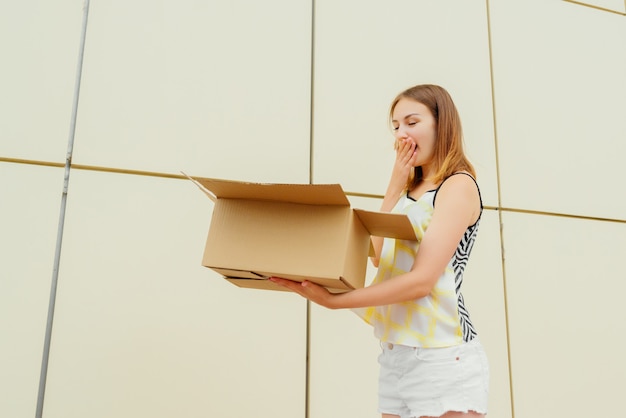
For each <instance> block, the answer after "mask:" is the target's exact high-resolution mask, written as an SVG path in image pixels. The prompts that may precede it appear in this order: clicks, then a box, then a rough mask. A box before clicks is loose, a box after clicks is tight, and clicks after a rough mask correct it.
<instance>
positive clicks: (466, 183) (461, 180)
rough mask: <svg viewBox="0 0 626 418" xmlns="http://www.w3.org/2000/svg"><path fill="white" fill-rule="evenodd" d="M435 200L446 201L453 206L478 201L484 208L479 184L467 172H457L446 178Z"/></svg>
mask: <svg viewBox="0 0 626 418" xmlns="http://www.w3.org/2000/svg"><path fill="white" fill-rule="evenodd" d="M434 199H435V200H437V199H439V200H440V201H441V200H445V201H446V202H449V203H451V204H461V203H463V202H467V203H469V202H472V201H474V200H475V199H478V201H479V202H480V206H481V207H482V198H481V196H480V189H479V188H478V183H477V181H476V179H475V178H474V176H473V175H472V174H471V173H469V172H467V171H456V172H454V173H452V174H451V175H449V176H448V177H446V178H445V179H444V180H443V181H442V182H441V183H440V184H439V186H438V187H437V191H436V194H435V197H434ZM433 203H434V202H433ZM472 206H473V205H472Z"/></svg>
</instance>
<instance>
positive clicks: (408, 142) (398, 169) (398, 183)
mask: <svg viewBox="0 0 626 418" xmlns="http://www.w3.org/2000/svg"><path fill="white" fill-rule="evenodd" d="M415 148H416V145H415V142H413V140H412V139H411V138H399V139H398V140H397V142H396V161H395V163H394V165H393V170H392V172H391V179H390V180H389V187H388V188H387V193H386V195H390V197H391V196H395V197H397V196H399V195H400V193H402V192H403V191H404V189H405V187H406V184H407V180H408V179H409V176H410V175H411V171H412V170H413V168H414V164H415V160H416V157H417V154H416V151H415ZM394 204H395V203H394Z"/></svg>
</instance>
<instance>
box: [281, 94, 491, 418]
mask: <svg viewBox="0 0 626 418" xmlns="http://www.w3.org/2000/svg"><path fill="white" fill-rule="evenodd" d="M390 118H391V124H392V125H393V129H394V132H395V139H396V146H395V148H396V160H395V163H394V166H393V170H392V173H391V179H390V181H389V186H388V188H387V191H386V193H385V197H384V199H383V202H382V206H381V211H387V212H389V211H394V212H399V213H405V214H407V215H408V217H409V219H410V220H411V223H412V225H413V228H414V230H415V232H416V235H417V238H418V240H417V241H404V240H394V239H382V238H379V237H373V238H372V239H373V242H374V248H375V251H376V257H375V258H373V259H372V261H373V263H374V265H375V266H377V267H378V273H377V275H376V277H375V278H374V280H373V282H372V284H371V285H370V286H368V287H365V288H362V289H357V290H353V291H350V292H346V293H339V294H331V293H329V292H328V291H327V290H326V289H325V288H323V287H321V286H318V285H316V284H314V283H311V282H308V281H304V282H302V283H298V282H293V281H289V280H284V279H281V278H277V277H273V278H271V279H270V280H272V281H273V282H275V283H278V284H280V285H282V286H285V287H287V288H288V289H290V290H292V291H294V292H297V293H299V294H300V295H302V296H304V297H305V298H308V299H310V300H311V301H313V302H315V303H318V304H320V305H322V306H325V307H327V308H330V309H338V308H353V309H354V310H355V311H356V312H357V313H359V314H360V315H361V316H362V317H363V318H364V319H365V320H366V321H367V322H368V323H370V324H372V326H373V327H374V333H375V335H376V337H377V338H379V339H380V341H381V347H382V353H381V355H380V356H379V363H380V377H379V412H381V413H382V416H383V418H391V417H444V418H457V417H458V418H460V417H463V418H466V417H472V418H475V417H483V416H484V415H485V414H486V413H487V396H488V391H489V366H488V363H487V358H486V355H485V352H484V349H483V347H482V346H481V344H480V342H479V341H478V338H477V336H476V331H475V329H474V327H473V325H472V323H471V321H470V318H469V314H468V312H467V310H466V309H465V304H464V300H463V296H462V294H461V284H462V282H463V271H464V269H465V265H466V263H467V260H468V257H469V255H470V252H471V249H472V246H473V243H474V239H475V238H476V233H477V230H478V224H479V221H480V217H481V214H482V200H481V197H480V191H479V189H478V185H477V183H476V180H475V172H474V168H473V166H472V164H471V163H470V162H469V161H468V159H467V158H466V156H465V154H464V152H463V143H462V130H461V122H460V118H459V115H458V112H457V110H456V106H455V105H454V103H453V101H452V99H451V98H450V95H449V94H448V92H447V91H446V90H445V89H443V88H442V87H439V86H436V85H418V86H415V87H411V88H409V89H407V90H405V91H404V92H402V93H400V94H399V95H398V96H397V97H396V98H395V99H394V100H393V102H392V104H391V109H390ZM355 308H358V309H355Z"/></svg>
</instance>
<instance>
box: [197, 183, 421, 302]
mask: <svg viewBox="0 0 626 418" xmlns="http://www.w3.org/2000/svg"><path fill="white" fill-rule="evenodd" d="M187 177H188V178H189V179H190V180H192V181H193V182H194V183H195V184H196V185H197V186H198V187H200V189H202V190H203V191H204V193H206V194H207V196H209V197H210V198H211V200H213V202H214V204H215V206H214V209H213V217H212V219H211V225H210V227H209V233H208V237H207V242H206V246H205V250H204V256H203V259H202V265H203V266H205V267H209V268H211V269H213V270H214V271H216V272H218V273H219V274H220V275H222V276H223V277H224V278H226V279H227V280H229V281H230V282H232V283H233V284H236V285H237V286H240V287H250V288H257V289H269V290H282V289H283V288H282V287H279V286H277V285H275V284H274V283H272V282H270V281H269V280H267V279H268V278H269V277H271V276H278V277H284V278H287V279H291V280H296V281H303V280H305V279H306V280H310V281H312V282H315V283H318V284H320V285H322V286H324V287H326V288H328V289H329V290H331V291H334V292H340V291H346V290H350V289H356V288H359V287H363V285H364V282H365V274H366V269H367V259H368V255H369V253H370V235H377V236H386V237H393V238H399V239H412V240H415V239H416V238H415V232H414V231H413V228H412V226H411V223H410V222H409V219H408V218H407V217H406V215H400V214H390V213H381V212H372V211H365V210H357V209H353V208H351V207H350V202H349V200H348V198H347V197H346V195H345V193H344V192H343V190H342V188H341V185H339V184H323V185H317V184H315V185H311V184H262V183H248V182H238V181H231V180H220V179H209V178H198V177H194V178H192V177H189V176H187Z"/></svg>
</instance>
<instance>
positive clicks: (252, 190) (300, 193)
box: [187, 176, 350, 206]
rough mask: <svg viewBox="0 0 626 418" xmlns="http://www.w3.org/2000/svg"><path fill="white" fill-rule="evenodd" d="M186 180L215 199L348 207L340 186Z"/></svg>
mask: <svg viewBox="0 0 626 418" xmlns="http://www.w3.org/2000/svg"><path fill="white" fill-rule="evenodd" d="M187 177H189V176H187ZM189 179H190V180H192V181H193V182H194V183H196V185H198V186H199V187H200V186H201V188H204V189H206V191H208V192H209V193H210V194H212V195H214V196H215V197H216V198H218V199H248V200H262V201H263V200H264V201H276V202H288V203H299V204H305V205H335V206H350V201H349V200H348V198H347V197H346V194H345V193H344V191H343V189H342V188H341V185H340V184H280V183H248V182H241V181H233V180H220V179H209V178H202V177H189ZM206 191H205V193H206ZM207 194H208V193H207Z"/></svg>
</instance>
